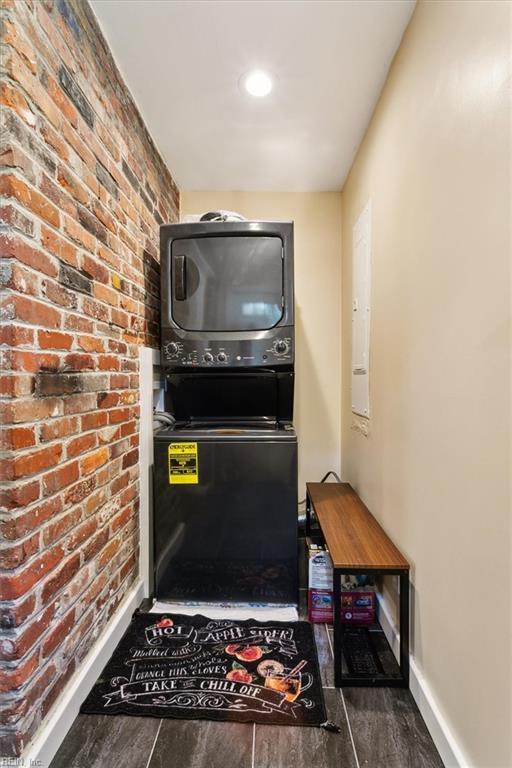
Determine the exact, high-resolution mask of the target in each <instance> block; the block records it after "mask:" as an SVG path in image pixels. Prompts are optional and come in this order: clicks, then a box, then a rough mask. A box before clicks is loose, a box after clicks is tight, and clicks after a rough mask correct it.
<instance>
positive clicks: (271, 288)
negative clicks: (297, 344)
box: [171, 235, 283, 332]
mask: <svg viewBox="0 0 512 768" xmlns="http://www.w3.org/2000/svg"><path fill="white" fill-rule="evenodd" d="M171 315H172V319H173V320H174V322H175V323H176V324H177V325H178V326H179V327H180V328H183V330H186V331H202V332H208V331H252V330H261V331H263V330H268V329H269V328H273V327H274V326H275V325H277V323H278V322H279V321H280V320H281V318H282V316H283V248H282V241H281V238H279V237H261V236H256V235H254V236H245V237H236V236H231V237H196V238H184V239H182V240H173V242H172V252H171Z"/></svg>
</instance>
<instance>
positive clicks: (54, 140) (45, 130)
mask: <svg viewBox="0 0 512 768" xmlns="http://www.w3.org/2000/svg"><path fill="white" fill-rule="evenodd" d="M41 136H42V137H43V139H44V140H45V142H46V143H47V144H48V146H50V147H51V148H52V149H54V150H55V152H56V153H57V154H58V156H59V157H60V158H61V160H67V159H68V157H69V151H68V148H67V145H66V142H65V141H64V140H63V139H62V138H61V135H60V134H59V133H57V132H56V131H55V130H54V129H53V128H52V127H51V125H50V124H49V123H47V122H46V121H42V125H41Z"/></svg>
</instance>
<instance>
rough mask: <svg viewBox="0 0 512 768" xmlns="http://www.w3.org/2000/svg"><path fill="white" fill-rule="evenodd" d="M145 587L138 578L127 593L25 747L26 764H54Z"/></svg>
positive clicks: (24, 758)
mask: <svg viewBox="0 0 512 768" xmlns="http://www.w3.org/2000/svg"><path fill="white" fill-rule="evenodd" d="M143 588H144V585H143V583H142V581H141V580H137V581H136V582H135V583H134V585H133V586H132V587H131V589H130V591H129V592H128V593H127V594H126V596H125V598H124V599H123V600H122V602H121V603H120V605H119V608H118V609H117V611H116V612H115V614H114V615H113V617H112V619H111V621H110V623H109V624H108V625H107V626H106V627H105V629H104V631H103V633H102V634H101V636H100V638H99V639H98V641H97V642H96V643H95V644H94V646H93V647H92V648H91V650H90V651H89V653H88V654H87V656H86V658H85V659H84V661H83V662H82V663H81V664H80V666H79V668H78V670H77V671H76V672H75V674H74V675H73V677H72V678H71V679H70V681H69V683H68V685H67V686H66V688H65V689H64V691H63V692H62V694H61V695H60V696H59V698H58V700H57V704H56V706H55V707H54V708H53V710H52V711H51V712H50V715H49V717H48V718H47V719H45V720H44V722H43V724H42V728H41V729H40V730H39V731H38V732H37V733H36V735H35V738H34V739H33V740H32V741H31V742H30V743H29V744H28V745H27V747H26V749H25V750H24V752H23V755H22V760H23V761H24V765H45V766H46V765H50V763H51V761H52V760H53V758H54V756H55V754H56V753H57V750H58V749H59V747H60V745H61V744H62V742H63V741H64V738H65V737H66V734H67V732H68V731H69V729H70V728H71V726H72V724H73V722H74V720H75V718H76V716H77V715H78V711H79V709H80V705H81V704H82V702H83V700H84V699H85V697H86V696H87V694H88V693H89V691H90V690H91V688H92V686H93V685H94V683H95V682H96V680H97V678H98V677H99V676H100V674H101V671H102V669H103V668H104V666H105V664H106V663H107V661H108V660H109V658H110V656H111V655H112V653H113V652H114V649H115V648H116V646H117V644H118V643H119V641H120V639H121V637H122V636H123V634H124V633H125V631H126V629H127V628H128V625H129V623H130V620H131V618H132V614H133V612H134V610H135V609H136V608H138V606H139V604H140V603H141V601H142V598H143Z"/></svg>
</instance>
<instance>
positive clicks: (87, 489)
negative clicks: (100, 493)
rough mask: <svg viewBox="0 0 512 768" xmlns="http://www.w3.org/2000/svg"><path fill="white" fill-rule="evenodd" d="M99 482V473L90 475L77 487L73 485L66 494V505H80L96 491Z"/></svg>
mask: <svg viewBox="0 0 512 768" xmlns="http://www.w3.org/2000/svg"><path fill="white" fill-rule="evenodd" d="M97 482H98V473H95V474H93V475H90V476H89V477H87V478H86V479H85V480H81V481H80V482H79V483H76V485H72V486H71V487H70V488H68V489H67V490H66V492H65V494H64V503H65V504H66V505H69V504H78V503H79V502H80V501H83V500H84V499H85V498H87V496H88V495H89V494H90V493H91V492H92V491H93V490H94V488H95V487H96V484H97Z"/></svg>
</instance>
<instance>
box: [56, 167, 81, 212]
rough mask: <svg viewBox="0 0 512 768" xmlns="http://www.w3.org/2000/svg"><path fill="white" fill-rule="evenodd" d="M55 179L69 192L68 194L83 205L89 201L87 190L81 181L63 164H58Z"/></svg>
mask: <svg viewBox="0 0 512 768" xmlns="http://www.w3.org/2000/svg"><path fill="white" fill-rule="evenodd" d="M57 179H58V181H59V184H61V186H62V187H63V188H64V189H65V190H66V192H69V194H70V195H71V196H72V197H74V198H75V200H78V202H80V203H82V204H83V205H87V203H88V202H89V192H88V190H87V189H86V187H85V186H84V185H83V184H82V182H81V181H79V180H78V179H77V177H76V176H75V175H74V174H73V173H72V172H71V171H70V170H69V169H68V168H66V167H65V166H63V165H59V167H58V170H57Z"/></svg>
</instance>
